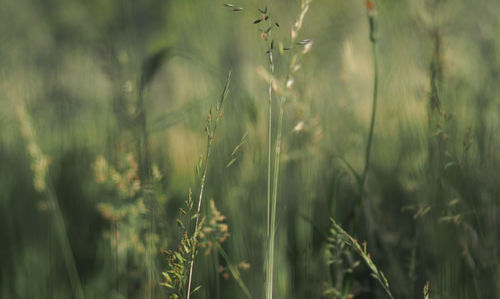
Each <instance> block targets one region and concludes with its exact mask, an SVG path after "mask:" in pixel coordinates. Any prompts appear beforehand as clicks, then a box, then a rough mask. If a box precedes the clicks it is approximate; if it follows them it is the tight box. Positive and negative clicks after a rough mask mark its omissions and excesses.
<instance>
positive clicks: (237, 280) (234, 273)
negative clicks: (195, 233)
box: [214, 242, 253, 299]
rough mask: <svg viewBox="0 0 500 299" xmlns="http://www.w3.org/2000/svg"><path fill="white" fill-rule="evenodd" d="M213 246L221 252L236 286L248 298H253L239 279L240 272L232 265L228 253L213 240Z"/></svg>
mask: <svg viewBox="0 0 500 299" xmlns="http://www.w3.org/2000/svg"><path fill="white" fill-rule="evenodd" d="M214 244H215V248H217V251H218V252H219V253H220V254H221V256H222V258H224V260H225V261H226V264H227V265H228V269H229V271H230V272H231V275H233V277H234V279H235V280H236V282H237V283H238V286H239V287H240V288H241V290H242V291H243V293H244V294H245V296H246V297H247V298H248V299H253V297H252V294H251V293H250V291H249V290H248V287H247V286H246V284H245V282H244V281H243V280H242V279H241V277H240V272H239V271H238V269H237V268H236V267H234V264H233V263H231V258H230V257H229V255H228V254H227V253H226V251H225V250H224V249H223V248H222V246H220V244H219V243H218V242H214Z"/></svg>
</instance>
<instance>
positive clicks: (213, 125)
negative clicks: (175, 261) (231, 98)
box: [187, 71, 231, 299]
mask: <svg viewBox="0 0 500 299" xmlns="http://www.w3.org/2000/svg"><path fill="white" fill-rule="evenodd" d="M230 82H231V71H229V74H228V75H227V79H226V84H225V86H224V89H223V91H222V94H221V96H220V101H219V102H218V103H217V105H216V108H215V117H214V119H212V118H213V116H212V109H210V113H209V115H208V119H207V126H206V128H205V130H206V132H207V150H206V154H205V168H204V169H203V175H202V177H201V183H200V194H199V197H198V205H197V208H196V221H195V226H194V229H195V235H194V246H193V249H192V253H191V263H190V266H189V278H188V287H187V299H189V298H190V296H191V283H192V280H193V269H194V259H195V257H196V246H197V239H198V238H197V232H198V225H199V223H200V214H201V204H202V201H203V191H204V189H205V182H206V180H207V170H208V162H209V159H210V153H211V149H212V144H213V142H214V140H215V131H216V129H217V123H218V121H219V120H220V118H221V117H222V104H223V102H224V99H225V98H226V96H227V94H228V92H229V83H230Z"/></svg>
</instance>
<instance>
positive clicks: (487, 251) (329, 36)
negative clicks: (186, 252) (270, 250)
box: [0, 0, 500, 298]
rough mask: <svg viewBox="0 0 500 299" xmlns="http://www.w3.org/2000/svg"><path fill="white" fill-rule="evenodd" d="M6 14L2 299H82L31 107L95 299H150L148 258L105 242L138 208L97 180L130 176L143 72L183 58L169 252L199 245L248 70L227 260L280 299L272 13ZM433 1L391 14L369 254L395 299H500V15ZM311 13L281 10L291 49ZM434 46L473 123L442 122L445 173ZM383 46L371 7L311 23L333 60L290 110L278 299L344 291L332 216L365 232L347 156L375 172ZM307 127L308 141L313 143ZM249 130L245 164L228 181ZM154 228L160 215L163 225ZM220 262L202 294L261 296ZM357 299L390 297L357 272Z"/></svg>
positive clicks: (2, 20) (221, 192) (166, 201)
mask: <svg viewBox="0 0 500 299" xmlns="http://www.w3.org/2000/svg"><path fill="white" fill-rule="evenodd" d="M4 2H5V3H3V4H2V9H0V25H1V26H0V36H1V42H0V219H1V220H0V297H2V298H33V297H36V298H69V297H73V290H72V288H71V284H70V280H69V279H68V274H67V272H66V270H65V264H64V261H63V260H62V259H61V256H62V252H61V248H60V247H59V246H58V243H57V242H58V241H57V238H58V237H57V234H56V231H55V230H54V228H53V227H52V224H51V223H53V222H52V221H53V219H52V218H51V214H50V213H48V212H47V211H44V210H43V209H41V206H40V202H41V201H42V200H43V195H42V194H39V193H38V192H36V190H35V188H34V186H33V173H32V171H31V169H30V163H31V162H30V158H29V155H28V149H27V143H26V142H25V141H24V140H23V138H22V137H21V133H20V126H19V123H18V122H17V120H16V116H15V115H16V114H15V111H16V108H17V107H19V106H22V107H25V109H26V111H27V113H28V115H29V116H30V117H31V119H32V122H33V125H34V128H35V131H36V138H37V143H38V145H39V147H40V148H41V149H42V152H44V153H45V154H46V155H47V156H48V157H49V159H50V164H49V172H48V173H49V178H50V180H51V181H52V183H53V187H54V191H55V195H56V196H57V198H58V200H59V202H60V206H61V211H62V214H63V218H64V222H65V227H66V230H67V235H68V238H69V242H70V245H71V249H72V254H73V255H74V258H75V263H76V268H77V269H78V273H79V276H80V279H81V284H82V287H83V289H84V293H85V295H86V297H87V298H124V297H127V298H134V297H135V298H143V296H144V294H145V290H146V288H147V286H146V284H147V282H146V275H145V273H142V272H140V271H143V270H144V268H143V267H146V265H147V263H146V260H144V264H142V267H141V266H137V264H136V263H137V261H133V262H131V257H120V261H119V263H118V264H119V265H120V267H121V268H120V269H118V270H119V271H117V268H116V261H115V258H116V248H114V247H113V242H110V240H109V239H108V238H106V237H105V233H106V232H109V231H110V230H113V226H112V224H111V223H110V222H109V221H107V220H106V219H104V218H103V217H102V215H101V214H100V213H99V210H98V206H99V204H102V203H105V202H113V203H114V204H117V205H120V204H121V203H122V202H121V201H120V200H121V199H119V198H118V197H117V196H116V194H115V193H113V192H111V191H109V190H107V189H105V188H103V187H102V186H100V185H99V184H98V183H97V182H96V178H95V175H94V173H93V169H92V167H93V165H94V162H95V160H96V159H97V157H98V156H99V155H103V156H105V157H106V158H107V159H108V160H109V161H110V163H114V162H117V161H119V159H120V155H121V154H122V153H123V151H124V150H126V151H131V152H134V153H135V151H136V148H135V142H136V132H135V131H134V130H133V129H130V128H127V127H125V126H124V125H123V124H124V123H123V122H120V120H119V117H117V116H118V115H119V114H118V113H117V110H116V107H117V106H116V103H119V105H118V106H119V107H121V108H122V109H124V111H133V110H134V109H135V105H136V99H137V90H138V82H139V81H138V80H139V75H140V69H141V63H142V62H143V61H144V59H145V58H146V57H148V55H150V54H151V53H154V52H155V51H157V50H158V49H161V48H162V47H165V46H168V47H170V48H171V49H172V55H171V57H170V58H169V59H168V60H167V61H166V62H165V63H164V64H163V65H162V66H161V69H160V70H159V72H158V74H157V75H156V76H155V77H154V79H153V81H152V82H151V84H150V85H149V86H148V88H147V89H146V91H145V94H144V101H145V102H144V103H145V109H146V115H147V129H148V134H149V144H150V150H151V158H152V161H153V162H154V163H155V164H156V165H158V168H159V170H160V172H161V173H162V179H161V180H160V182H159V183H158V185H156V186H155V188H157V189H155V192H156V193H155V194H159V197H158V199H157V202H156V206H155V208H156V210H155V211H156V212H155V213H156V214H155V215H157V217H156V218H155V221H156V233H157V234H158V236H159V238H160V242H159V244H162V246H166V247H170V248H174V247H175V246H176V244H177V242H178V240H179V235H178V230H177V227H176V224H175V219H176V217H177V212H178V208H179V207H180V206H181V205H182V204H183V202H184V200H185V199H186V194H187V190H188V188H189V186H193V187H194V186H196V185H197V184H198V179H197V178H196V175H195V172H194V168H195V166H196V163H197V161H198V159H199V156H200V154H202V153H203V152H204V150H205V148H204V142H205V139H204V138H205V137H204V132H203V128H204V119H205V116H206V113H207V111H208V109H209V107H210V105H211V104H214V103H215V102H216V100H217V98H218V96H219V92H220V88H221V85H222V84H223V80H224V78H225V74H226V72H227V70H228V69H232V71H233V80H232V88H231V93H230V96H229V98H228V100H227V101H226V103H225V109H224V110H225V111H224V121H223V122H221V124H220V127H219V129H220V131H218V137H217V140H216V142H215V143H214V147H213V152H212V157H211V159H212V160H211V164H210V165H209V169H208V175H207V178H208V180H207V183H206V184H207V185H206V198H207V199H210V198H214V200H215V202H216V203H217V207H218V209H219V210H220V211H221V212H222V213H223V214H224V215H226V216H227V222H228V224H229V227H230V233H231V236H230V238H229V239H228V240H227V241H226V242H225V243H224V244H223V247H224V250H225V251H226V252H227V254H228V255H229V256H230V257H231V260H232V261H247V262H249V263H250V265H251V267H250V269H249V270H247V271H241V277H242V280H243V281H244V282H245V283H246V285H247V286H248V288H249V290H250V292H251V293H252V295H253V296H254V297H255V298H260V297H262V294H263V293H264V289H263V288H264V275H263V264H264V259H265V251H266V246H267V245H266V241H265V239H266V237H265V236H266V218H265V215H266V213H265V209H266V169H267V168H266V166H267V115H266V113H267V89H266V88H267V87H266V84H267V82H266V80H262V79H261V78H260V76H259V75H258V73H257V68H258V67H260V66H264V67H266V66H265V62H266V54H265V51H266V47H265V43H264V42H263V41H262V40H261V38H260V33H259V32H258V31H257V30H256V27H255V26H253V25H252V21H253V20H254V19H256V18H258V17H259V13H258V11H257V8H262V7H264V6H265V5H266V1H239V2H238V3H235V4H236V5H239V6H243V7H244V8H245V10H243V11H241V12H232V11H231V10H229V9H226V7H224V6H223V5H222V2H217V1H216V2H213V1H182V0H170V1H153V0H147V1H128V0H120V1H118V0H114V1H109V0H93V1H77V0H72V1H62V0H50V1H43V2H39V1H32V0H19V1H4ZM432 2H433V1H409V0H405V1H389V0H383V1H382V0H381V1H377V2H376V4H377V9H378V20H377V21H378V25H379V28H378V32H379V41H378V44H379V47H380V48H379V50H380V51H379V54H380V57H379V59H380V61H379V63H380V70H379V71H380V82H379V103H378V111H377V113H378V114H377V121H376V124H375V133H374V141H373V148H372V150H373V152H372V157H371V163H372V164H371V166H370V171H369V173H368V177H367V182H366V186H365V203H364V205H363V207H362V211H363V212H362V214H361V217H360V219H361V221H360V223H359V230H358V232H357V234H356V235H355V236H354V237H355V238H357V239H358V240H359V241H360V242H362V241H363V240H367V241H368V244H369V248H370V253H371V255H372V258H373V260H374V262H375V263H376V265H377V267H378V268H379V269H381V270H382V271H383V272H384V274H385V275H386V276H387V279H388V280H389V282H390V286H391V291H392V293H393V294H394V297H395V298H421V297H422V296H421V290H422V288H423V286H424V285H425V282H426V281H430V288H431V298H434V297H436V298H496V297H498V296H499V293H500V290H499V285H498V281H499V279H500V277H499V276H498V275H499V274H498V267H499V266H500V264H499V261H498V257H499V256H498V250H497V248H498V246H499V242H498V237H499V231H498V227H500V226H499V223H498V222H499V219H500V218H499V217H498V216H497V214H498V212H499V208H500V207H499V203H498V200H499V199H500V198H499V194H500V189H499V186H498V180H499V178H500V177H499V175H498V173H499V171H500V164H499V158H500V151H498V148H500V135H499V134H498V133H497V131H498V130H499V129H500V117H499V115H500V101H499V97H500V89H499V87H498V84H497V82H498V79H499V78H498V76H499V75H498V74H499V67H500V60H499V53H500V52H499V51H500V23H499V21H498V17H497V16H498V14H499V13H500V4H499V3H497V1H494V0H485V1H481V2H477V1H471V0H460V1H451V0H447V1H445V0H442V1H438V2H440V4H439V5H437V6H435V7H434V6H433V5H432ZM299 8H300V3H299V1H276V0H275V1H272V3H271V4H269V9H270V10H271V11H272V13H273V17H275V18H276V19H277V20H279V22H280V29H279V32H277V33H276V36H277V38H279V39H281V40H284V41H286V40H288V36H289V28H290V26H291V25H292V22H293V21H294V20H293V19H292V18H293V17H294V16H295V15H296V14H297V12H298V10H299ZM429 28H438V29H439V32H440V35H441V37H442V56H441V57H440V58H441V60H442V62H443V82H442V86H441V87H440V89H439V95H440V100H441V103H442V104H443V108H444V109H445V110H446V112H447V113H454V116H453V117H452V118H451V119H450V120H449V121H447V122H446V123H443V124H442V128H443V132H440V133H444V134H446V138H445V140H443V142H442V147H440V148H439V150H441V159H440V160H438V161H433V162H432V163H431V162H430V159H429V154H428V151H429V142H430V140H434V139H435V138H441V139H442V135H440V134H438V136H437V137H433V136H432V135H433V134H434V133H436V128H435V127H432V125H430V123H431V122H429V120H428V114H429V92H430V83H429V82H430V79H429V65H430V63H431V59H432V54H433V52H432V47H433V41H432V38H431V35H430V34H429ZM367 37H368V24H367V21H366V9H365V8H364V6H363V1H330V2H326V1H315V2H313V4H312V5H311V10H310V11H309V12H308V18H307V19H306V21H305V25H304V28H303V29H302V32H301V38H312V39H313V40H314V46H313V49H312V51H311V52H310V53H309V54H308V55H307V56H305V57H304V59H303V61H302V69H301V71H300V72H299V73H298V74H297V77H296V78H295V89H296V92H297V97H295V98H293V99H290V101H288V102H287V105H286V106H285V120H284V128H283V145H282V160H281V169H280V180H279V190H278V196H279V201H278V202H279V204H278V215H277V232H276V258H275V263H276V265H275V271H276V272H275V273H276V274H275V286H276V289H275V291H276V293H275V296H276V298H304V297H306V296H308V297H312V298H320V297H321V296H322V294H323V292H324V291H325V290H327V289H328V288H329V287H330V286H331V285H332V281H331V279H330V275H331V273H330V271H329V267H328V265H327V258H326V256H325V251H326V246H327V235H328V229H329V226H330V222H329V217H332V216H333V217H334V218H335V219H336V221H337V222H338V223H339V224H340V225H341V226H342V227H344V229H345V230H346V231H349V230H350V227H349V223H350V217H351V216H352V214H351V212H352V208H353V205H354V202H355V200H356V198H357V196H358V194H357V192H358V191H357V187H356V182H355V179H354V178H353V177H352V176H351V175H350V174H349V172H348V170H346V168H345V166H344V164H343V163H342V162H341V161H340V160H339V159H338V158H337V157H343V158H345V159H346V160H348V161H349V162H350V163H351V164H352V165H353V167H354V168H355V169H356V170H358V171H361V170H362V169H363V167H364V164H363V163H364V149H365V146H366V136H367V132H368V127H369V121H370V113H371V95H372V80H373V70H372V64H373V61H372V55H371V52H370V43H369V40H368V38H367ZM287 59H288V58H287V56H283V57H282V56H279V55H277V57H276V61H275V63H276V76H277V77H281V76H283V75H284V74H286V72H287V67H288V66H287V63H288V60H287ZM117 99H119V101H118V100H117ZM276 108H277V106H276ZM275 111H278V109H275ZM276 116H277V114H276ZM301 121H303V129H302V130H300V131H299V132H295V131H293V128H294V127H295V126H296V125H297V124H298V123H300V122H301ZM468 128H470V134H469V133H467V132H468ZM245 132H247V133H248V136H247V138H246V140H247V141H246V143H245V144H244V145H243V146H242V148H241V149H240V152H239V156H238V159H237V161H236V162H235V163H234V164H233V165H231V166H230V167H228V168H226V167H225V166H226V164H227V163H228V162H229V161H230V160H231V152H232V150H233V149H234V147H235V146H236V145H237V144H238V143H239V142H240V140H241V137H242V136H243V135H244V134H245ZM219 133H220V134H219ZM274 133H275V132H273V134H274ZM469 138H470V142H469ZM463 142H464V143H463ZM469 143H470V144H469ZM464 144H465V145H464ZM466 147H467V148H468V149H467V150H464V149H465V148H466ZM135 154H136V153H135ZM127 200H132V199H127ZM206 202H207V205H208V202H209V201H208V200H207V201H206ZM123 204H125V202H123ZM202 210H204V211H208V206H204V207H203V208H202ZM422 214H424V215H422ZM414 215H416V216H415V217H414ZM160 216H161V217H160ZM149 217H150V215H148V214H145V215H144V219H145V220H146V221H148V219H149ZM148 223H149V222H148ZM138 225H139V224H138ZM158 249H159V248H158ZM216 263H223V262H222V259H221V258H215V257H214V256H213V255H212V256H210V257H204V256H203V255H200V258H199V259H198V260H197V262H196V267H195V275H194V280H195V281H196V282H197V284H201V285H202V289H201V290H200V291H199V292H198V293H197V294H196V295H197V296H198V297H200V298H202V297H203V298H212V297H214V298H215V297H216V296H217V294H219V293H220V296H221V297H223V298H239V297H243V294H242V293H241V290H240V289H239V286H238V283H237V282H236V281H234V280H233V279H231V278H230V279H228V280H225V279H224V278H222V279H216V277H217V275H219V274H218V273H217V271H216V270H215V267H214V264H216ZM140 264H141V263H140V262H139V265H140ZM155 264H156V265H155V268H157V269H163V268H164V266H165V261H164V259H163V257H162V256H161V255H158V256H155ZM222 266H225V265H223V264H222ZM146 268H147V267H146ZM124 273H125V274H124ZM142 274H144V275H142ZM157 274H158V277H157V278H156V279H157V280H158V281H157V282H158V284H156V285H155V292H154V294H155V296H156V297H157V298H167V290H166V289H163V288H161V287H160V286H159V282H160V279H161V272H160V271H159V272H158V273H157ZM141 277H142V278H143V279H141ZM217 282H218V283H219V285H217ZM353 292H355V293H356V295H358V296H359V298H363V296H365V297H366V298H368V297H373V296H375V297H377V298H383V296H384V293H383V289H381V288H380V287H379V286H377V285H376V283H375V282H374V281H373V279H372V278H370V277H369V270H368V269H367V268H363V266H360V267H359V268H358V269H356V270H355V272H354V286H353Z"/></svg>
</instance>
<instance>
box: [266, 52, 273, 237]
mask: <svg viewBox="0 0 500 299" xmlns="http://www.w3.org/2000/svg"><path fill="white" fill-rule="evenodd" d="M273 71H274V66H273V52H272V51H269V89H268V95H269V111H268V114H269V116H268V117H269V119H268V124H267V127H268V132H267V135H268V140H267V143H268V156H267V209H266V210H267V217H266V236H267V238H269V233H270V232H269V229H270V227H269V221H270V210H271V209H270V208H271V152H272V122H273V116H272V113H273V102H272V100H273Z"/></svg>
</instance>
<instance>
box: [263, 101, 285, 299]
mask: <svg viewBox="0 0 500 299" xmlns="http://www.w3.org/2000/svg"><path fill="white" fill-rule="evenodd" d="M284 106H285V97H282V98H281V100H280V110H279V119H278V133H277V135H276V145H275V152H274V169H273V196H272V202H271V204H272V207H271V227H270V234H269V255H268V257H267V267H266V298H267V299H272V298H273V279H274V249H275V244H274V243H275V239H276V207H277V202H278V177H279V168H280V154H281V135H282V134H281V132H282V127H283V112H284V108H285V107H284Z"/></svg>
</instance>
